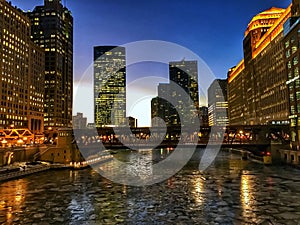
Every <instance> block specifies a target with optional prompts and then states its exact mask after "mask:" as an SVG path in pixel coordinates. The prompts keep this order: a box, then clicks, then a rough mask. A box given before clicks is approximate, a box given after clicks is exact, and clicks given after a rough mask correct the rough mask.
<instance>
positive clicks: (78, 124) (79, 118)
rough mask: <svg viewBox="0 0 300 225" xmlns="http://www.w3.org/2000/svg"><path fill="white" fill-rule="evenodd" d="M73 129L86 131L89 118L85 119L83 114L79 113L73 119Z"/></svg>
mask: <svg viewBox="0 0 300 225" xmlns="http://www.w3.org/2000/svg"><path fill="white" fill-rule="evenodd" d="M72 124H73V129H84V128H86V125H87V118H86V117H83V113H77V115H76V116H73V119H72Z"/></svg>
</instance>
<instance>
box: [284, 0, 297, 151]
mask: <svg viewBox="0 0 300 225" xmlns="http://www.w3.org/2000/svg"><path fill="white" fill-rule="evenodd" d="M299 2H300V1H299V0H297V1H293V5H292V16H291V18H289V19H288V20H287V22H286V23H285V24H284V37H283V46H284V47H283V48H284V57H285V65H286V70H287V81H286V85H287V89H288V98H289V103H290V104H289V120H290V127H291V140H292V144H293V147H295V148H297V146H299V145H300V74H299V71H300V65H299V59H300V49H299V46H300V36H299V32H300V9H299V5H300V4H299ZM298 149H299V147H298Z"/></svg>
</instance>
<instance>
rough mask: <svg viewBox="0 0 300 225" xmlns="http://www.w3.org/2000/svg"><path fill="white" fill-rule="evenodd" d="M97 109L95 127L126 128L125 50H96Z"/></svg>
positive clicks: (95, 87)
mask: <svg viewBox="0 0 300 225" xmlns="http://www.w3.org/2000/svg"><path fill="white" fill-rule="evenodd" d="M94 107H95V108H94V110H95V111H94V119H95V124H96V127H105V126H124V125H125V122H126V56H125V48H124V47H118V46H97V47H94Z"/></svg>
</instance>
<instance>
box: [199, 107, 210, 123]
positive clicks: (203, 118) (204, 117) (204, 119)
mask: <svg viewBox="0 0 300 225" xmlns="http://www.w3.org/2000/svg"><path fill="white" fill-rule="evenodd" d="M199 119H200V126H201V127H208V107H206V106H201V107H200V108H199Z"/></svg>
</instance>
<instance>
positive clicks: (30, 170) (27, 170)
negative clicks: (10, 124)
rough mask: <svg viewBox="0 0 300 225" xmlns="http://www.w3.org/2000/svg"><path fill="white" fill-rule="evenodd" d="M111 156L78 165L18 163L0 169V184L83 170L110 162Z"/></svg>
mask: <svg viewBox="0 0 300 225" xmlns="http://www.w3.org/2000/svg"><path fill="white" fill-rule="evenodd" d="M112 158H113V156H109V155H107V156H105V157H104V156H102V157H98V158H93V159H90V160H88V161H84V162H80V163H70V164H67V165H66V164H59V163H53V164H50V163H38V164H35V165H32V164H31V165H30V164H29V165H26V163H18V164H16V165H11V166H6V167H1V168H0V182H5V181H8V180H13V179H19V178H22V177H25V176H28V175H31V174H35V173H40V172H43V171H47V170H61V169H69V170H78V169H85V168H88V167H90V166H91V165H95V164H101V163H106V162H108V161H110V160H112Z"/></svg>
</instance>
